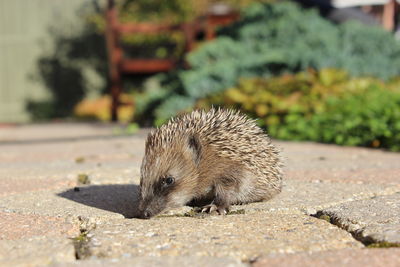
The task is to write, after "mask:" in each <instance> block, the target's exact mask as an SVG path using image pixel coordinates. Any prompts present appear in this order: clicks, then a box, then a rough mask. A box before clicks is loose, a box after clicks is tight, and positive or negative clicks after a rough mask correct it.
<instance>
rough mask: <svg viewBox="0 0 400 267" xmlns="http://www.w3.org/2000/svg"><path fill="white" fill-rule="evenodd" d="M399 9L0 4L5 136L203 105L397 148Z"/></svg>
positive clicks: (152, 0) (300, 130)
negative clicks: (30, 126) (46, 125)
mask: <svg viewBox="0 0 400 267" xmlns="http://www.w3.org/2000/svg"><path fill="white" fill-rule="evenodd" d="M398 10H399V5H398V3H397V1H395V0H298V1H278V0H275V1H274V0H225V1H212V0H202V1H196V0H168V1H166V0H120V1H119V0H115V1H112V0H68V1H66V0H30V1H25V0H0V127H1V126H3V127H4V126H6V125H15V124H21V123H32V122H43V121H44V122H54V121H103V122H109V121H119V122H120V123H124V124H126V125H131V126H133V128H136V127H138V126H140V127H149V126H157V125H160V124H162V123H163V122H165V121H166V120H167V119H168V118H170V117H171V116H174V115H177V114H179V113H181V112H186V111H190V110H192V109H194V108H205V109H207V108H210V107H211V106H222V107H232V108H236V109H240V110H242V111H243V112H245V113H246V114H248V115H249V116H251V117H253V118H255V119H257V122H258V123H259V125H260V126H262V127H264V128H265V129H266V130H267V131H268V133H269V134H270V135H271V136H272V137H274V138H279V139H285V140H311V141H318V142H325V143H336V144H340V145H359V146H368V147H377V148H385V149H390V150H393V151H398V150H400V79H399V76H400V43H399V41H398V38H397V35H398V28H397V27H398V25H399V23H398V22H399V21H398V16H397V15H398Z"/></svg>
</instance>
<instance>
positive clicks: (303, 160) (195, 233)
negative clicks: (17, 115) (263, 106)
mask: <svg viewBox="0 0 400 267" xmlns="http://www.w3.org/2000/svg"><path fill="white" fill-rule="evenodd" d="M146 133H147V130H143V131H142V130H141V131H139V133H138V134H135V135H133V136H118V135H116V134H115V126H114V125H108V126H105V127H103V126H101V125H100V126H99V125H91V124H87V125H85V124H68V125H64V124H57V125H49V124H46V125H28V126H22V127H16V128H6V129H2V128H0V229H1V230H2V231H1V232H0V236H2V238H0V239H2V240H0V266H3V265H4V266H46V265H53V266H69V265H82V266H103V265H106V266H108V265H109V264H110V265H111V266H131V265H132V264H134V266H146V265H155V266H157V265H161V264H159V263H164V262H165V264H167V266H169V265H168V264H170V266H172V265H174V266H179V265H182V266H193V264H192V262H190V260H191V259H193V262H199V265H198V266H200V265H201V266H204V265H206V266H220V265H227V266H229V265H232V266H241V265H249V264H250V262H252V261H253V260H255V264H266V261H267V262H270V263H274V262H275V263H279V262H282V264H283V266H285V265H284V264H285V262H286V261H287V262H288V265H290V264H289V263H290V262H291V263H297V262H298V263H299V266H301V264H300V263H301V261H304V262H305V263H307V262H308V263H313V264H311V265H317V264H319V265H323V264H328V266H332V265H329V264H331V263H330V262H331V261H332V262H335V261H334V259H335V257H336V258H338V259H337V260H339V265H340V264H346V262H347V261H345V259H346V258H351V257H353V258H354V260H353V261H351V260H350V261H349V262H351V263H352V265H355V266H357V264H358V263H360V264H361V263H363V262H364V258H366V257H371V263H374V262H375V261H376V262H378V259H380V258H384V257H386V258H389V259H393V256H392V254H393V255H397V253H398V250H394V249H390V250H362V249H359V248H360V247H361V246H362V243H360V242H358V241H357V240H355V239H354V238H353V237H352V236H351V235H350V234H349V233H348V232H347V231H345V230H343V229H341V228H339V227H337V226H335V225H332V224H330V223H328V222H327V221H324V220H319V219H317V218H314V217H312V216H308V215H313V214H315V213H317V212H318V211H319V212H325V211H335V213H334V214H337V215H338V218H341V219H343V221H346V220H347V219H348V220H349V221H351V222H352V223H353V222H356V224H357V223H360V225H363V227H364V226H366V227H364V228H362V229H363V233H365V234H366V235H367V236H370V235H373V234H381V235H382V234H384V236H387V234H388V233H391V234H393V233H398V229H399V222H398V221H396V220H395V219H393V218H392V217H390V215H391V214H390V207H391V208H392V209H394V208H396V207H397V206H396V205H397V204H396V203H398V202H397V196H398V194H397V192H400V187H399V186H400V176H399V175H400V164H399V162H400V153H391V152H385V151H381V150H371V149H365V148H352V147H338V146H334V145H322V144H315V143H298V142H281V141H275V143H276V144H277V145H278V146H279V147H281V149H282V150H283V157H284V158H285V159H286V162H285V163H286V164H285V165H286V166H285V187H284V191H283V192H282V194H280V195H279V196H278V197H276V198H275V199H273V200H271V201H269V202H263V203H253V204H249V205H243V206H235V207H233V210H236V211H238V210H244V211H245V213H244V214H238V215H228V216H211V217H205V218H204V219H199V218H192V217H182V215H184V213H185V211H188V210H189V208H188V207H185V208H182V209H177V210H174V211H170V212H169V213H168V214H172V217H171V216H164V217H162V216H161V217H158V218H153V219H151V220H138V219H126V218H125V217H129V216H131V215H132V214H134V213H135V210H136V206H137V202H135V194H136V192H137V184H138V182H139V167H140V163H141V159H142V156H143V153H144V138H145V136H146ZM78 174H87V175H88V176H89V180H90V184H89V185H80V184H79V183H78V181H77V176H78ZM374 201H376V202H380V203H381V204H382V203H383V202H385V201H386V202H385V203H387V202H390V203H392V204H390V203H389V204H387V207H386V208H387V210H385V209H382V210H380V208H379V205H381V204H379V205H377V204H376V203H375V204H374ZM357 205H358V206H357ZM347 207H348V210H346V208H347ZM363 207H364V209H363ZM374 209H376V210H377V211H376V214H377V215H376V216H375V217H376V219H377V220H375V221H374V219H371V218H369V217H370V216H369V215H370V214H371V211H374V212H375V210H374ZM342 211H346V212H344V213H340V212H342ZM355 211H357V212H358V213H354V212H355ZM339 215H340V216H339ZM392 215H393V214H392ZM380 216H383V217H385V218H386V220H383V221H380V220H378V219H379V217H380ZM372 217H373V216H372ZM363 218H369V219H363ZM388 218H389V219H388ZM363 223H364V224H363ZM4 226H5V227H4ZM25 228H29V230H25ZM343 228H344V229H347V228H345V227H343ZM88 229H89V230H90V231H89V233H88V234H87V236H89V239H88V240H89V242H86V241H85V242H84V243H85V244H84V245H85V246H86V245H87V246H88V247H87V248H88V249H89V251H90V253H91V254H92V256H91V257H92V258H90V259H89V260H78V261H77V260H76V259H75V249H74V246H73V242H72V240H71V239H70V237H71V236H75V237H78V236H82V234H81V233H82V232H83V235H85V233H86V230H88ZM46 230H48V231H46ZM347 230H349V229H347ZM368 231H371V234H367V233H369V232H368ZM374 240H388V239H387V238H386V239H378V238H376V239H374ZM344 248H352V249H350V250H347V249H346V250H343V249H344ZM326 250H331V251H327V252H326ZM302 251H303V252H302ZM376 251H378V252H376ZM379 251H381V252H379ZM387 251H391V252H392V254H390V253H388V252H387ZM157 255H158V256H157ZM174 255H175V256H174ZM185 255H186V256H185ZM318 255H320V256H318ZM93 257H94V258H93ZM96 257H97V258H96ZM104 257H105V258H104ZM275 258H276V261H275V260H274V259H275ZM263 259H265V260H264V261H262V260H263ZM314 259H316V261H314ZM342 259H343V260H342ZM242 260H245V262H242ZM340 260H342V261H340ZM392 261H393V262H396V261H395V260H392ZM336 262H337V261H336ZM383 262H385V261H383ZM203 263H204V264H203ZM207 264H208V265H207ZM332 264H333V263H332ZM278 265H279V264H278ZM195 266H196V265H195ZM303 266H305V265H303ZM308 266H310V265H308ZM377 266H379V265H377ZM387 266H390V265H387Z"/></svg>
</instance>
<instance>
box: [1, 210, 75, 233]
mask: <svg viewBox="0 0 400 267" xmlns="http://www.w3.org/2000/svg"><path fill="white" fill-rule="evenodd" d="M0 229H1V232H0V240H16V239H23V238H24V239H26V238H30V237H34V236H44V235H46V236H64V237H74V236H76V235H77V234H78V233H79V228H78V227H77V225H76V224H73V223H71V222H68V221H66V219H65V218H63V217H50V216H38V215H33V214H17V213H10V212H1V211H0Z"/></svg>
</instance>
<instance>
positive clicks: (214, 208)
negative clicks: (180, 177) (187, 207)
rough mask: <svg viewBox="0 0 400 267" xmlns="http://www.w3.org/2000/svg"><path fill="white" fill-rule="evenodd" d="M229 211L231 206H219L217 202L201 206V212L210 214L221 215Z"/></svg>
mask: <svg viewBox="0 0 400 267" xmlns="http://www.w3.org/2000/svg"><path fill="white" fill-rule="evenodd" d="M228 211H229V208H224V207H218V206H217V205H215V204H213V203H212V204H209V205H206V206H203V207H202V208H201V212H205V213H209V214H215V213H217V214H219V215H226V214H227V213H228Z"/></svg>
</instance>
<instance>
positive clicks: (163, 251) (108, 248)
mask: <svg viewBox="0 0 400 267" xmlns="http://www.w3.org/2000/svg"><path fill="white" fill-rule="evenodd" d="M88 237H89V238H90V242H89V244H88V246H89V248H90V255H93V256H97V257H106V258H119V257H123V256H129V257H131V256H143V255H145V256H164V255H168V256H178V255H180V256H182V255H185V256H192V255H194V256H207V257H208V256H212V257H230V258H235V259H237V260H242V261H248V260H251V259H255V258H257V257H258V256H260V255H264V254H268V253H293V252H295V251H319V250H327V249H339V248H346V247H362V244H361V243H359V242H357V241H355V240H354V239H353V238H352V236H351V235H350V234H349V233H347V232H345V231H343V230H341V229H339V228H337V227H336V226H333V225H331V224H329V223H328V222H326V221H323V220H319V219H316V218H313V217H310V216H306V215H298V214H261V213H260V214H253V215H251V216H248V215H246V214H244V215H227V216H207V217H205V218H203V219H198V218H190V217H189V218H187V217H167V218H154V219H151V220H139V219H132V220H107V221H102V222H98V223H97V225H96V229H94V230H92V231H90V232H89V235H88Z"/></svg>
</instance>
